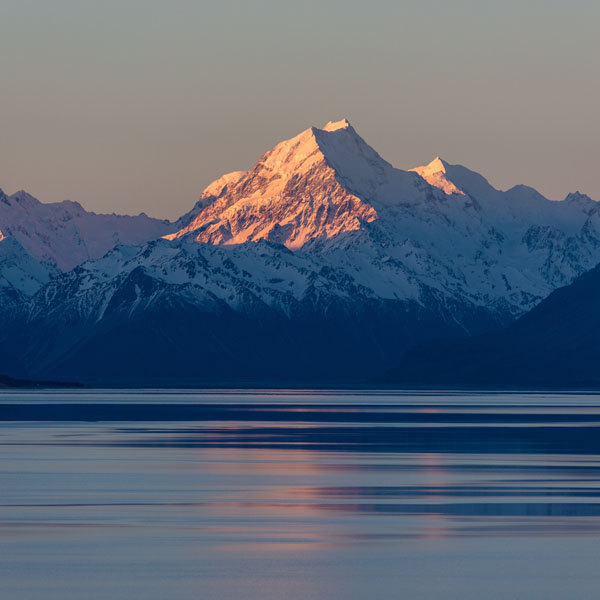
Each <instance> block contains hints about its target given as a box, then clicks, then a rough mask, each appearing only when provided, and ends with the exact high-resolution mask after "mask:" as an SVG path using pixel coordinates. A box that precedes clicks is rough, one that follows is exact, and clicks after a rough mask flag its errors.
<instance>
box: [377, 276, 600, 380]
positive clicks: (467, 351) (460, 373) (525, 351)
mask: <svg viewBox="0 0 600 600" xmlns="http://www.w3.org/2000/svg"><path fill="white" fill-rule="evenodd" d="M599 356H600V265H599V266H597V267H595V268H594V269H592V270H591V271H589V272H587V273H585V274H584V275H582V276H580V277H578V278H577V279H576V280H575V281H574V282H573V283H572V284H571V285H568V286H566V287H563V288H560V289H558V290H556V291H555V292H553V293H552V294H550V296H548V298H546V299H545V300H543V301H542V302H541V303H540V304H539V305H538V306H536V307H535V308H534V309H533V310H531V311H530V312H528V313H527V314H525V315H524V316H523V317H521V318H520V319H518V320H517V321H515V322H514V323H513V324H511V325H510V326H508V327H507V328H506V329H504V330H502V331H500V332H498V333H494V334H488V335H483V336H477V337H474V338H470V339H467V340H463V341H455V342H443V343H437V344H428V345H427V346H423V347H421V348H418V349H416V350H413V351H410V352H408V354H406V355H405V357H404V358H403V360H402V362H401V364H400V365H399V367H397V368H396V369H394V370H392V371H390V372H389V373H388V374H387V375H386V376H385V378H384V379H385V381H387V382H388V383H392V382H393V383H399V384H416V385H436V386H439V385H453V386H455V385H459V386H460V385H466V386H494V387H496V386H500V387H504V386H539V387H583V388H585V387H597V386H600V360H599Z"/></svg>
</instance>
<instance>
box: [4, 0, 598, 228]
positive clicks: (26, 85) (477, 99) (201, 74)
mask: <svg viewBox="0 0 600 600" xmlns="http://www.w3.org/2000/svg"><path fill="white" fill-rule="evenodd" d="M599 22H600V2H598V1H597V0H594V1H586V0H570V1H566V0H562V1H558V0H543V1H541V0H527V1H524V0H519V1H516V0H503V1H502V2H498V1H496V0H493V1H492V0H476V1H475V0H453V1H449V0H444V1H438V0H420V1H413V0H405V1H403V0H393V1H392V0H389V1H388V0H370V1H369V2H365V1H364V0H319V1H313V0H303V1H302V2H298V1H297V0H294V1H293V2H291V1H287V0H279V1H276V0H253V1H252V2H247V1H245V2H237V1H236V2H234V1H230V0H219V1H218V2H212V1H209V0H193V1H192V0H189V1H188V0H169V1H166V0H102V1H99V0H94V1H92V0H52V2H48V1H47V0H36V1H34V0H0V187H1V188H2V189H4V191H5V192H7V193H12V192H15V191H17V190H19V189H25V190H27V191H28V192H30V193H31V194H33V195H34V196H36V197H37V198H39V199H40V200H41V201H43V202H57V201H61V200H64V199H70V200H77V201H79V202H81V204H83V206H84V207H85V208H87V209H88V210H94V211H95V212H117V213H128V214H137V213H139V212H141V211H144V212H146V213H147V214H150V215H152V216H156V217H161V218H171V219H173V218H176V217H178V216H180V215H181V214H183V213H184V212H186V211H187V210H189V209H190V208H191V207H192V205H193V204H194V203H195V201H196V200H197V198H198V197H199V195H200V193H201V192H202V190H203V189H204V187H206V185H208V184H209V183H210V182H211V181H213V180H214V179H216V178H217V177H219V176H220V175H222V174H223V173H226V172H230V171H235V170H245V169H248V168H250V167H251V166H252V165H253V164H254V163H255V162H256V161H257V160H258V159H259V158H260V156H261V155H262V154H263V153H264V152H265V151H267V150H269V149H270V148H272V147H273V146H274V145H275V144H276V143H277V142H279V141H281V140H283V139H287V138H290V137H292V136H294V135H296V134H297V133H299V132H300V131H302V130H304V129H306V128H307V127H310V126H311V125H315V126H318V127H320V126H323V125H324V124H325V123H326V122H327V121H330V120H338V119H341V118H342V117H347V118H348V119H349V120H350V122H351V123H352V125H353V126H354V128H355V129H356V130H357V132H358V133H359V134H360V135H361V136H362V137H363V138H364V139H365V140H366V141H367V142H368V143H369V144H370V145H371V146H373V147H374V148H375V149H376V150H377V151H378V152H379V153H380V154H381V155H382V156H383V157H384V158H386V159H387V160H388V161H390V162H391V163H392V164H394V165H395V166H397V167H400V168H404V169H408V168H412V167H415V166H418V165H421V164H426V163H428V162H429V161H430V160H432V159H433V158H434V157H435V156H436V155H440V156H442V157H443V158H444V159H445V160H447V161H448V162H450V163H459V164H464V165H466V166H468V167H469V168H471V169H473V170H476V171H478V172H480V173H482V174H483V175H485V176H486V177H487V178H488V180H489V181H490V182H491V183H492V184H493V185H495V186H496V187H499V188H502V189H506V188H509V187H511V186H513V185H515V184H519V183H523V184H528V185H532V186H533V187H535V188H537V189H538V190H539V191H541V192H542V193H543V194H545V195H546V196H548V197H550V198H552V199H560V198H563V197H564V196H565V195H566V194H567V193H568V192H571V191H575V190H580V191H581V192H585V193H587V194H589V195H590V196H592V197H593V198H595V199H597V200H600V173H599V169H598V162H599V159H600V152H599V151H600V116H599V112H598V106H599V101H598V98H599V96H600V36H599V35H598V33H597V29H598V23H599Z"/></svg>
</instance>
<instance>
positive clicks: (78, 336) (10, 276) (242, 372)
mask: <svg viewBox="0 0 600 600" xmlns="http://www.w3.org/2000/svg"><path fill="white" fill-rule="evenodd" d="M599 210H600V206H599V205H598V204H596V203H595V202H594V201H593V200H591V199H590V198H588V197H587V196H585V195H582V194H579V193H575V194H570V195H569V196H568V197H567V198H566V199H565V200H563V201H551V200H548V199H546V198H544V197H543V196H542V195H541V194H539V193H538V192H537V191H535V190H534V189H532V188H529V187H526V186H522V185H519V186H516V187H513V188H511V189H510V190H507V191H500V190H496V189H495V188H493V187H492V186H491V185H490V184H489V183H488V182H487V181H486V180H485V178H484V177H482V176H481V175H479V174H477V173H474V172H473V171H470V170H469V169H467V168H465V167H462V166H459V165H451V164H449V163H447V162H446V161H444V160H442V159H440V158H436V159H435V160H434V161H433V162H432V163H430V164H429V165H426V166H423V167H418V168H416V169H413V170H411V171H404V170H401V169H397V168H395V167H393V166H392V165H391V164H390V163H388V162H387V161H385V160H384V159H383V158H381V157H380V156H379V155H378V154H377V152H376V151H375V150H373V149H372V148H371V147H370V146H369V145H368V144H367V143H366V142H365V141H364V140H363V139H362V138H361V137H360V136H359V135H358V134H357V133H356V131H355V130H354V129H353V127H352V126H351V125H350V124H349V123H348V121H346V120H342V121H339V122H335V123H328V124H327V125H326V126H325V127H324V128H322V129H317V128H314V127H311V128H309V129H307V130H306V131H304V132H302V133H300V134H299V135H298V136H296V137H294V138H292V139H291V140H287V141H284V142H282V143H280V144H278V145H277V146H276V147H275V148H273V149H272V150H271V151H269V152H267V153H266V154H265V155H263V156H262V158H261V159H260V160H259V161H258V162H257V163H256V165H255V166H254V167H252V168H251V169H250V170H249V171H247V172H240V171H237V172H234V173H231V174H228V175H225V176H223V177H221V178H220V179H218V180H216V181H215V182H214V183H212V184H211V185H210V186H209V187H208V188H206V190H205V191H204V192H203V194H202V196H201V198H200V200H199V201H198V203H197V204H196V205H195V206H194V207H193V208H192V210H191V211H190V212H189V213H187V215H184V216H183V217H182V218H181V219H179V220H178V221H176V222H175V223H169V222H165V221H159V220H156V219H150V218H149V217H146V216H145V215H140V216H138V217H119V216H116V215H94V214H93V213H87V212H86V211H85V210H84V209H83V208H82V207H81V206H79V205H78V204H75V203H59V204H55V205H51V204H42V203H39V202H38V201H37V200H35V199H33V198H32V197H31V196H28V195H27V194H25V193H23V192H19V193H18V194H16V195H13V196H6V195H4V194H2V195H1V196H0V231H1V232H2V233H1V234H0V300H1V307H2V308H1V309H0V321H1V323H2V324H3V326H2V334H1V341H2V344H1V347H2V349H3V350H2V351H0V352H1V353H2V356H1V357H0V359H1V360H2V364H5V365H7V366H6V368H5V369H4V370H6V371H7V372H10V374H11V375H14V376H20V377H36V378H40V377H43V378H45V379H48V378H60V379H66V378H74V379H78V380H81V381H85V382H90V383H99V382H110V383H115V384H127V383H132V384H140V383H142V382H146V383H152V384H168V385H177V384H187V383H189V384H199V383H202V382H206V383H217V382H222V381H226V382H236V381H240V382H260V381H263V382H277V381H281V382H294V383H311V382H324V381H332V382H338V383H339V382H343V381H357V380H364V379H368V378H371V377H374V376H377V375H378V374H380V373H383V372H385V371H387V370H388V369H389V368H390V367H392V366H394V365H395V364H397V363H398V362H399V360H400V358H401V357H402V356H403V354H404V353H405V352H406V351H407V350H408V349H410V348H413V347H415V346H418V345H420V344H422V343H424V342H426V341H428V340H433V339H440V338H460V337H466V336H470V335H474V334H478V333H482V332H486V331H491V330H494V329H498V328H500V327H502V326H504V325H506V324H508V323H510V322H512V321H513V320H514V319H515V318H517V317H519V316H521V315H523V314H524V313H525V312H527V311H528V310H530V309H532V308H533V307H534V306H535V305H537V304H538V303H539V302H540V301H541V300H542V299H544V298H545V297H546V296H548V295H549V294H550V293H551V292H552V291H553V290H555V289H557V288H559V287H561V286H564V285H567V284H569V283H570V282H571V281H573V280H574V279H575V278H576V277H578V276H579V275H581V274H582V273H584V272H586V271H588V270H589V269H591V268H593V267H594V266H595V265H596V264H597V263H599V262H600V212H599ZM9 369H10V371H9Z"/></svg>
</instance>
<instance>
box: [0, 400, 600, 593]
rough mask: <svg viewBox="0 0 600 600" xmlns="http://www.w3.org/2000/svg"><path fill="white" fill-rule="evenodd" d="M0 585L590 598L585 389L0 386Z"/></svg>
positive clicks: (593, 425)
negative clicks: (107, 389)
mask: <svg viewBox="0 0 600 600" xmlns="http://www.w3.org/2000/svg"><path fill="white" fill-rule="evenodd" d="M0 456H1V465H0V557H1V560H0V597H1V598H7V599H10V600H12V599H19V600H20V599H42V598H43V599H57V600H58V599H60V600H70V599H78V600H79V599H81V598H86V599H95V598H98V599H111V600H112V599H121V598H123V599H125V598H127V599H131V598H144V599H157V600H158V599H161V600H162V599H169V598H178V599H179V598H181V599H188V598H203V599H212V598H214V599H228V598H243V599H250V600H253V599H258V598H261V599H282V598H285V599H296V598H298V599H300V598H302V599H311V598H318V599H332V598H349V599H354V598H361V599H362V598H396V597H401V598H409V599H421V598H422V599H431V598H460V599H461V600H462V599H470V598H473V599H475V598H476V599H480V598H490V599H492V598H503V599H504V598H511V599H520V598H523V599H531V598H550V599H553V598H561V599H563V598H578V599H585V598H594V599H595V598H597V597H598V594H599V591H600V573H599V570H598V568H597V563H598V559H597V556H598V555H599V553H600V396H596V395H577V394H560V395H548V394H463V393H448V394H439V393H436V394H427V393H422V394H414V393H392V392H385V393H370V392H360V393H349V392H311V391H307V392H273V391H261V392H252V393H244V392H235V391H231V392H211V393H195V392H194V393H191V392H169V393H165V392H160V391H148V392H135V393H132V392H122V391H111V392H73V391H69V392H19V393H9V392H4V393H2V394H0Z"/></svg>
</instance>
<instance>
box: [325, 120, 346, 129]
mask: <svg viewBox="0 0 600 600" xmlns="http://www.w3.org/2000/svg"><path fill="white" fill-rule="evenodd" d="M350 127H352V125H350V121H348V119H340V120H339V121H329V123H327V125H325V127H323V131H337V130H338V129H348V128H350Z"/></svg>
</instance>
